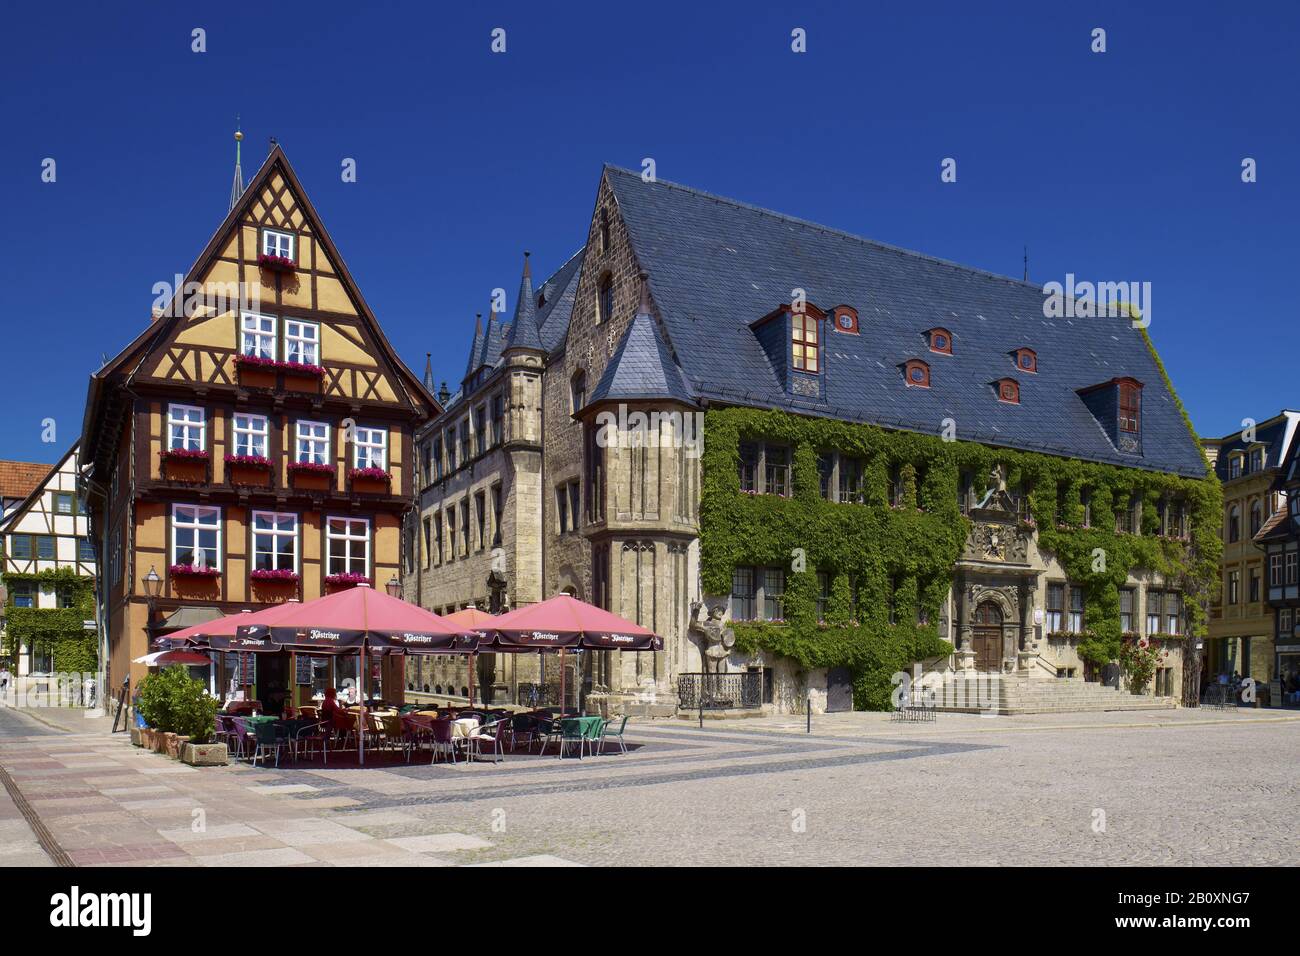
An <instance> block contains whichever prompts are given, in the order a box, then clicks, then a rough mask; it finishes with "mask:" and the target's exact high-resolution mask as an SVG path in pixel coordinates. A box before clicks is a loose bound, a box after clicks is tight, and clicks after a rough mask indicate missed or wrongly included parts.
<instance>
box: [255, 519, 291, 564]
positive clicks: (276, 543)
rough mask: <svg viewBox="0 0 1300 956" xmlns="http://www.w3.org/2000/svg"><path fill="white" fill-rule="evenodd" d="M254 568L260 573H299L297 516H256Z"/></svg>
mask: <svg viewBox="0 0 1300 956" xmlns="http://www.w3.org/2000/svg"><path fill="white" fill-rule="evenodd" d="M253 568H254V569H256V570H258V571H295V572H296V571H297V570H298V516H297V515H291V514H277V513H275V512H272V511H254V512H253Z"/></svg>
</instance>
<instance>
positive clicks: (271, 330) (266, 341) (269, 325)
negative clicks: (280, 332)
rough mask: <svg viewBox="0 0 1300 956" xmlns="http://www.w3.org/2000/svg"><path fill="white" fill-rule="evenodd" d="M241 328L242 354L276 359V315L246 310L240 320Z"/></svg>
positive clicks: (240, 346) (240, 344)
mask: <svg viewBox="0 0 1300 956" xmlns="http://www.w3.org/2000/svg"><path fill="white" fill-rule="evenodd" d="M240 329H241V331H242V334H241V335H240V337H239V351H240V354H242V355H251V356H253V357H255V358H262V359H271V360H274V359H275V316H273V315H262V314H261V313H259V312H245V313H244V314H243V317H242V319H241V320H240Z"/></svg>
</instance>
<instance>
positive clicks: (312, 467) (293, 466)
mask: <svg viewBox="0 0 1300 956" xmlns="http://www.w3.org/2000/svg"><path fill="white" fill-rule="evenodd" d="M289 474H291V475H323V476H326V477H328V476H330V475H332V474H334V466H333V465H325V464H322V463H320V462H317V461H291V462H289Z"/></svg>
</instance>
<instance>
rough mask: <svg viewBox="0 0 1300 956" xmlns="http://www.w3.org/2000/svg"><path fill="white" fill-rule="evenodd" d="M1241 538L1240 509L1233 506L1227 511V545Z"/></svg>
mask: <svg viewBox="0 0 1300 956" xmlns="http://www.w3.org/2000/svg"><path fill="white" fill-rule="evenodd" d="M1240 538H1241V509H1240V508H1238V507H1237V506H1236V505H1233V506H1232V507H1231V508H1229V509H1228V543H1229V544H1232V543H1233V542H1235V541H1238V540H1240Z"/></svg>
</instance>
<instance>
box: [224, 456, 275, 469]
mask: <svg viewBox="0 0 1300 956" xmlns="http://www.w3.org/2000/svg"><path fill="white" fill-rule="evenodd" d="M226 464H227V465H234V466H236V467H238V468H257V469H259V470H264V471H270V469H271V459H269V458H267V457H266V456H265V455H227V456H226Z"/></svg>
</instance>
